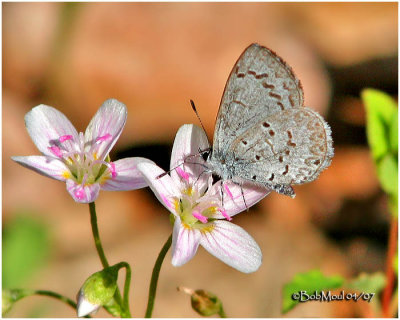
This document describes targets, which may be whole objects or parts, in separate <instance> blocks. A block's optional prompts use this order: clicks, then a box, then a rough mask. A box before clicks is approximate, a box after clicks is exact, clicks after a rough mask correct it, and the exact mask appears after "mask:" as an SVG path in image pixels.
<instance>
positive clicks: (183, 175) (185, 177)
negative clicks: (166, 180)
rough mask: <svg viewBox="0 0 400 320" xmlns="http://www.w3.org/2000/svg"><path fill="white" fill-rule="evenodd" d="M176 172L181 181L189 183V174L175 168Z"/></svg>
mask: <svg viewBox="0 0 400 320" xmlns="http://www.w3.org/2000/svg"><path fill="white" fill-rule="evenodd" d="M176 172H178V174H179V175H180V176H181V178H182V179H184V180H186V181H187V182H189V177H190V176H189V174H188V173H187V172H185V171H184V170H183V169H182V168H180V167H177V168H176Z"/></svg>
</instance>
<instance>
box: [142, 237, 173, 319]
mask: <svg viewBox="0 0 400 320" xmlns="http://www.w3.org/2000/svg"><path fill="white" fill-rule="evenodd" d="M171 243H172V234H171V235H170V236H169V238H168V240H167V242H165V244H164V246H163V247H162V249H161V251H160V253H159V255H158V258H157V260H156V263H155V264H154V268H153V273H152V274H151V281H150V288H149V299H148V301H147V309H146V314H145V318H151V315H152V313H153V308H154V299H155V298H156V291H157V282H158V276H159V275H160V270H161V265H162V263H163V261H164V258H165V255H166V254H167V252H168V250H169V248H170V247H171Z"/></svg>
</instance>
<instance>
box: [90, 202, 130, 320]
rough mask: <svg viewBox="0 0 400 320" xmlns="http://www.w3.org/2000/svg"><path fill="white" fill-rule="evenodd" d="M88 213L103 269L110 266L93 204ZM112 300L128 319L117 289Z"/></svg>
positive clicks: (127, 312) (127, 311)
mask: <svg viewBox="0 0 400 320" xmlns="http://www.w3.org/2000/svg"><path fill="white" fill-rule="evenodd" d="M89 211H90V224H91V225H92V233H93V239H94V244H95V246H96V250H97V253H98V255H99V258H100V261H101V264H102V265H103V268H107V267H109V266H110V264H109V263H108V261H107V258H106V255H105V253H104V250H103V246H102V244H101V240H100V235H99V228H98V227H97V215H96V206H95V204H94V202H91V203H89ZM114 298H115V301H116V302H117V303H118V304H119V305H120V307H121V310H123V315H122V317H123V318H126V317H128V316H127V315H128V314H130V311H129V310H125V308H124V306H123V304H122V297H121V292H120V291H119V288H117V290H116V291H115V294H114ZM125 314H126V316H125Z"/></svg>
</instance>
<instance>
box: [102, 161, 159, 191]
mask: <svg viewBox="0 0 400 320" xmlns="http://www.w3.org/2000/svg"><path fill="white" fill-rule="evenodd" d="M142 162H149V163H153V162H152V161H150V160H148V159H145V158H139V157H136V158H125V159H121V160H117V161H114V162H113V163H112V166H113V170H114V171H113V172H114V177H110V178H109V179H107V180H106V182H105V183H104V184H102V185H101V189H103V190H108V191H122V190H136V189H140V188H144V187H147V185H148V184H147V181H146V180H145V179H144V177H143V175H142V173H141V172H140V171H139V170H138V169H137V165H138V164H139V163H142Z"/></svg>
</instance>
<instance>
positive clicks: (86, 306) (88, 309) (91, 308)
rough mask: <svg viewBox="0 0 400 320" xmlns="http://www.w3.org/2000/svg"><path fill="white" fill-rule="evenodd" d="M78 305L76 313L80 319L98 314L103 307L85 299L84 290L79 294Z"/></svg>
mask: <svg viewBox="0 0 400 320" xmlns="http://www.w3.org/2000/svg"><path fill="white" fill-rule="evenodd" d="M77 300H78V303H77V307H76V312H77V315H78V317H79V318H81V317H84V316H87V315H88V314H92V313H96V312H97V310H99V309H100V307H101V305H99V304H94V303H91V302H89V300H88V299H86V298H85V296H84V294H83V292H82V290H79V293H78V299H77Z"/></svg>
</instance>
